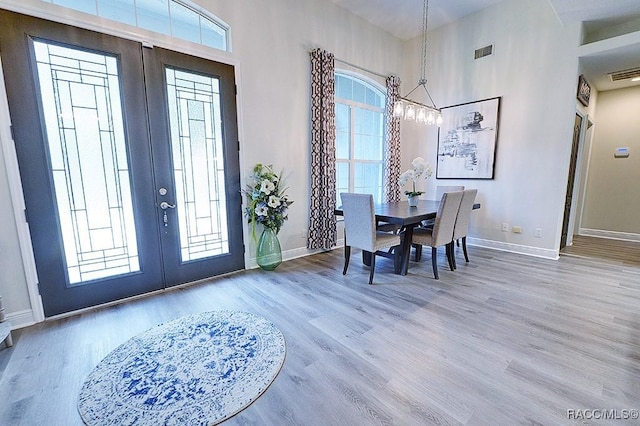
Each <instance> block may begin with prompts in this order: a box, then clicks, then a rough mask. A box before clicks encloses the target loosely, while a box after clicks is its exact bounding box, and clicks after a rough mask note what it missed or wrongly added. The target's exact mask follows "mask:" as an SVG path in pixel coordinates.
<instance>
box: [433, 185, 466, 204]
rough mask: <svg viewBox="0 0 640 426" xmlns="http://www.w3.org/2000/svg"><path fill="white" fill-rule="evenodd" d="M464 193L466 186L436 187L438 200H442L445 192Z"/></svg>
mask: <svg viewBox="0 0 640 426" xmlns="http://www.w3.org/2000/svg"><path fill="white" fill-rule="evenodd" d="M457 191H464V185H449V186H447V185H438V186H436V200H442V194H444V193H445V192H457Z"/></svg>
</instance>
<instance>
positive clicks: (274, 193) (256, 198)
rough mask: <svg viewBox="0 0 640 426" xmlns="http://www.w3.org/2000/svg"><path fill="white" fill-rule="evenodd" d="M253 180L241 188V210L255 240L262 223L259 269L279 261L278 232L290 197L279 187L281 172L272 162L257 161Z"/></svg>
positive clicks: (269, 269) (280, 261)
mask: <svg viewBox="0 0 640 426" xmlns="http://www.w3.org/2000/svg"><path fill="white" fill-rule="evenodd" d="M250 179H251V181H252V183H251V184H250V185H247V188H246V189H245V190H244V191H242V192H243V193H244V195H245V196H246V198H247V207H246V208H245V210H244V214H245V216H246V217H247V220H248V223H250V224H251V235H252V236H253V239H254V241H255V240H256V225H262V227H263V231H262V234H261V235H260V239H259V240H258V247H257V251H256V262H257V263H258V266H260V267H261V268H262V269H265V270H268V271H272V270H274V269H275V268H276V267H277V266H278V265H280V263H282V250H281V248H280V242H279V241H278V232H280V228H282V225H283V224H284V222H285V221H286V220H287V219H288V218H289V216H288V210H289V206H290V205H291V204H293V201H291V200H289V198H288V197H287V195H286V194H285V191H286V190H287V188H281V186H280V184H281V183H282V182H281V180H280V176H278V175H277V174H276V173H275V172H274V171H273V166H271V165H269V166H266V165H263V164H256V165H255V167H254V168H253V173H252V174H251V176H250Z"/></svg>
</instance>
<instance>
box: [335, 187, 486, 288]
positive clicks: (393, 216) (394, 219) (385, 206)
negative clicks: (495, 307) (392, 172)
mask: <svg viewBox="0 0 640 426" xmlns="http://www.w3.org/2000/svg"><path fill="white" fill-rule="evenodd" d="M439 206H440V201H439V200H419V201H418V205H417V206H409V202H408V201H396V202H390V203H380V204H374V209H375V214H376V221H377V222H378V223H389V224H393V225H398V226H399V227H400V231H401V244H400V253H399V256H400V262H394V263H395V265H394V271H395V273H396V274H399V275H407V271H408V270H409V257H410V255H411V240H412V239H413V230H414V229H415V228H416V227H417V226H419V225H420V224H421V223H422V221H423V220H429V219H433V218H435V217H436V213H437V212H438V207H439ZM479 208H480V204H479V203H475V204H474V205H473V209H474V210H475V209H479ZM334 214H335V215H336V216H343V211H342V208H341V207H338V208H336V209H335V212H334ZM362 259H363V261H364V263H365V264H367V265H369V264H370V259H371V253H367V252H363V253H362Z"/></svg>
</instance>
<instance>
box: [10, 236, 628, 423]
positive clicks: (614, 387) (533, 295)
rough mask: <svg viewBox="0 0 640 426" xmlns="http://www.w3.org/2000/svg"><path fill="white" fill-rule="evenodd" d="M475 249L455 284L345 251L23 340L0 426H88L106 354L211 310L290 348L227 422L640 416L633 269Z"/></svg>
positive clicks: (95, 315)
mask: <svg viewBox="0 0 640 426" xmlns="http://www.w3.org/2000/svg"><path fill="white" fill-rule="evenodd" d="M457 250H458V251H459V250H460V249H457ZM469 252H470V253H469V254H470V258H471V263H469V264H465V263H464V260H463V258H462V256H461V253H459V252H458V270H457V271H456V272H451V271H449V270H448V268H447V267H446V266H445V262H443V261H442V259H441V261H440V265H441V266H440V280H439V281H436V280H434V279H433V278H432V272H431V267H430V264H431V261H430V258H429V256H428V252H427V253H426V255H425V254H423V259H422V261H421V262H420V264H415V263H414V262H412V264H411V267H410V270H409V275H408V276H406V277H400V276H396V275H394V274H392V265H391V262H390V261H389V260H387V259H383V258H381V259H380V260H379V261H378V269H377V271H376V275H375V280H374V285H372V286H369V285H368V284H367V279H368V270H367V269H366V268H365V267H363V266H362V262H361V259H360V256H359V253H354V254H353V255H352V260H351V266H350V268H349V272H348V274H347V276H346V277H345V276H343V275H342V273H341V272H342V262H343V259H342V255H343V251H342V249H338V250H334V251H332V252H328V253H323V254H319V255H315V256H310V257H306V258H301V259H297V260H293V261H289V262H285V263H284V264H282V265H281V266H280V267H279V268H278V269H277V270H276V271H274V272H264V271H261V270H251V271H244V272H241V273H237V274H234V275H231V276H227V277H224V278H219V279H214V280H211V282H209V283H206V284H199V285H195V286H191V287H188V288H184V289H181V290H176V291H171V292H167V293H165V294H162V295H157V296H152V297H148V298H144V299H140V300H136V301H132V302H128V303H124V304H121V305H118V306H114V307H110V308H104V309H99V310H94V311H91V312H88V313H84V314H82V315H79V316H76V317H72V318H67V319H63V320H57V321H52V322H47V323H43V324H38V325H35V326H33V327H29V328H26V329H23V330H21V331H18V332H17V333H14V334H15V335H14V347H13V348H12V349H2V350H0V370H1V374H2V376H1V377H0V424H2V425H47V426H50V425H52V426H55V425H81V424H82V421H81V419H80V417H79V415H78V414H77V409H76V399H77V395H78V390H79V388H80V386H81V385H82V383H83V381H84V379H85V377H86V376H87V374H89V372H90V371H91V370H92V369H93V367H94V366H95V365H96V364H97V363H98V362H99V361H100V360H101V359H102V358H103V357H104V356H105V355H107V354H108V353H109V352H110V351H111V350H113V349H114V348H115V347H116V346H118V345H120V344H121V343H123V342H124V341H126V340H127V339H129V338H130V337H132V336H134V335H136V334H138V333H141V332H143V331H144V330H146V329H148V328H150V327H152V326H155V325H156V324H159V323H162V322H164V321H167V320H171V319H174V318H177V317H180V316H183V315H187V314H190V313H195V312H201V311H206V310H216V309H235V310H243V311H248V312H253V313H256V314H259V315H262V316H264V317H266V318H268V319H270V320H271V321H272V322H274V323H275V324H276V325H277V326H278V327H279V328H280V329H281V330H282V332H283V333H284V335H285V338H286V342H287V356H286V360H285V363H284V366H283V368H282V371H281V372H280V374H279V375H278V377H277V378H276V380H275V381H274V383H273V384H272V385H271V386H270V387H269V389H267V391H266V392H265V393H264V394H263V395H262V396H261V397H260V398H259V399H258V400H257V401H256V402H255V403H254V404H252V405H251V406H250V407H248V408H247V409H246V410H244V411H242V412H241V413H240V414H238V415H237V416H235V417H233V418H231V419H229V420H228V421H227V422H225V423H224V424H225V425H379V424H380V425H382V424H384V425H431V424H434V425H492V426H495V425H518V424H526V425H562V424H607V423H606V422H604V421H597V420H595V421H593V420H587V421H584V420H580V421H576V420H573V419H569V418H568V410H584V409H599V410H602V409H606V410H619V411H617V412H616V413H620V414H621V415H622V414H623V411H622V410H624V409H638V408H640V267H639V266H638V265H637V264H633V263H632V262H610V261H602V260H597V259H593V258H587V257H576V256H561V258H560V259H559V260H557V261H554V260H546V259H539V258H534V257H526V256H520V255H515V254H511V253H505V252H500V251H492V250H487V249H481V248H477V247H470V248H469ZM440 256H441V258H444V256H443V255H442V253H441V254H440ZM583 413H584V412H583ZM587 415H588V412H587ZM638 422H639V421H638V420H628V421H624V422H621V423H616V424H625V425H626V424H629V425H632V424H638Z"/></svg>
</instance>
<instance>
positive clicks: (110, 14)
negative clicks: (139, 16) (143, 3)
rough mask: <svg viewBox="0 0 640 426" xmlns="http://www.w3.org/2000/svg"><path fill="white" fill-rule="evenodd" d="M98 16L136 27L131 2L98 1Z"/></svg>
mask: <svg viewBox="0 0 640 426" xmlns="http://www.w3.org/2000/svg"><path fill="white" fill-rule="evenodd" d="M98 14H99V15H100V16H102V17H103V18H107V19H111V20H114V21H118V22H124V23H125V24H129V25H136V10H135V7H134V5H133V0H98Z"/></svg>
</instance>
